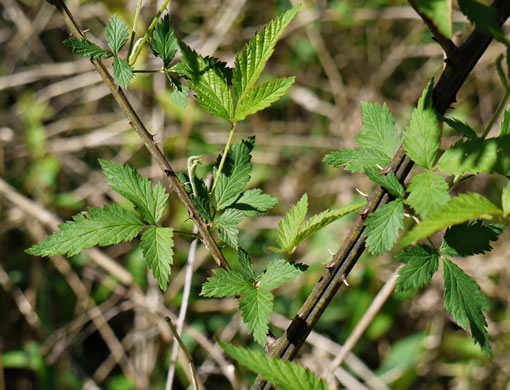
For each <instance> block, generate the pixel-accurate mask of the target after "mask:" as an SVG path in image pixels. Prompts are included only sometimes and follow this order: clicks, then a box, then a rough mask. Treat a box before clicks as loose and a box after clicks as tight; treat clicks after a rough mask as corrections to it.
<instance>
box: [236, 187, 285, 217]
mask: <svg viewBox="0 0 510 390" xmlns="http://www.w3.org/2000/svg"><path fill="white" fill-rule="evenodd" d="M277 203H278V199H276V198H274V197H272V196H271V195H268V194H264V193H263V192H262V190H261V189H259V188H256V189H253V190H247V191H244V192H243V194H242V195H241V196H240V197H239V198H238V199H237V200H236V201H235V203H233V204H231V205H230V206H229V207H230V208H234V209H237V210H241V211H242V212H243V214H245V215H247V216H250V217H255V216H257V215H260V214H262V213H265V212H266V211H268V210H269V209H272V208H273V207H274V206H275V205H276V204H277Z"/></svg>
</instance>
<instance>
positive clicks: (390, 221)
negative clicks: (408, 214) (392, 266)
mask: <svg viewBox="0 0 510 390" xmlns="http://www.w3.org/2000/svg"><path fill="white" fill-rule="evenodd" d="M403 221H404V202H402V201H401V200H398V199H396V200H393V201H391V202H389V203H387V204H385V205H384V206H383V207H381V208H380V209H379V210H377V211H375V212H373V213H372V214H370V215H369V216H368V218H367V220H366V222H365V225H366V227H367V228H366V236H367V248H368V251H369V252H370V253H372V254H373V255H376V256H377V255H382V254H383V253H384V252H386V251H387V250H390V249H391V248H392V247H393V244H394V243H395V241H396V240H397V237H398V231H399V229H401V228H402V227H403V226H404V222H403Z"/></svg>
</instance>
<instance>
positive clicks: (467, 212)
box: [400, 193, 502, 246]
mask: <svg viewBox="0 0 510 390" xmlns="http://www.w3.org/2000/svg"><path fill="white" fill-rule="evenodd" d="M501 214H502V211H501V210H500V209H498V208H497V207H496V206H495V205H494V204H492V202H490V201H489V200H487V199H486V198H484V197H483V196H482V195H480V194H475V193H467V194H461V195H459V196H457V197H456V198H452V199H450V200H449V201H448V202H447V203H445V204H444V205H442V206H441V207H439V208H437V209H436V210H435V211H433V212H431V213H430V214H428V215H427V217H426V218H425V219H424V220H423V221H421V223H419V224H418V225H416V226H415V227H414V228H413V230H411V231H410V232H408V233H407V234H406V235H405V236H404V238H402V240H401V241H400V245H401V246H407V245H410V244H411V243H413V242H416V241H418V240H421V239H422V238H425V237H428V236H430V235H431V234H434V233H435V232H437V231H439V230H441V229H444V228H447V227H450V226H453V225H457V224H459V223H463V222H466V221H469V220H470V219H477V218H489V219H490V218H491V216H492V215H501Z"/></svg>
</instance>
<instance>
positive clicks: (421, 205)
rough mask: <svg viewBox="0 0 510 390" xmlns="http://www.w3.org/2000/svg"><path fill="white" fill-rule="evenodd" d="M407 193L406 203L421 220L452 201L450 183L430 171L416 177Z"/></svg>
mask: <svg viewBox="0 0 510 390" xmlns="http://www.w3.org/2000/svg"><path fill="white" fill-rule="evenodd" d="M407 192H409V196H408V197H407V199H406V201H405V202H406V203H407V204H408V205H409V206H411V207H412V208H413V209H415V210H416V212H417V213H418V215H419V216H420V217H421V218H425V217H426V216H427V214H429V213H431V212H432V211H434V210H435V209H437V208H438V207H439V206H441V205H443V204H445V203H446V202H448V201H449V200H450V195H449V194H448V183H446V180H445V179H444V177H442V176H440V175H438V174H437V173H434V172H430V171H426V172H423V173H420V174H419V175H416V176H414V177H413V178H412V179H411V182H410V184H409V186H408V187H407Z"/></svg>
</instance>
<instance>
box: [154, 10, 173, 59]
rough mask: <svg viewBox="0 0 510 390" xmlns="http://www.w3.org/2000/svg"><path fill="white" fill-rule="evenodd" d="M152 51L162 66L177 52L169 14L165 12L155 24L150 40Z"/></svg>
mask: <svg viewBox="0 0 510 390" xmlns="http://www.w3.org/2000/svg"><path fill="white" fill-rule="evenodd" d="M150 45H151V48H152V52H153V53H154V55H155V56H156V57H159V58H161V60H162V61H163V68H167V67H168V65H170V62H171V61H172V60H173V58H174V56H175V53H177V47H178V42H177V38H176V37H175V33H174V30H172V29H171V28H170V15H169V14H166V15H165V17H164V18H163V19H161V20H160V22H159V23H158V24H157V25H156V28H155V29H154V31H153V33H152V39H151V41H150Z"/></svg>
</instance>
